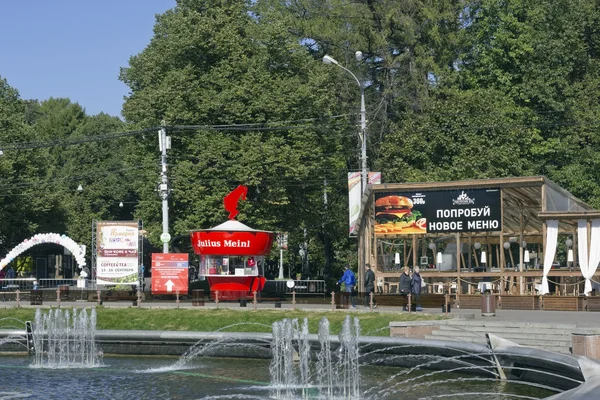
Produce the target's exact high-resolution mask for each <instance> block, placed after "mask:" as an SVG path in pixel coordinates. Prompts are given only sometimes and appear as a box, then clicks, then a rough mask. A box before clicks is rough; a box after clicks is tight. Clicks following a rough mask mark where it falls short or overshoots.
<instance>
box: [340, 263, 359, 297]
mask: <svg viewBox="0 0 600 400" xmlns="http://www.w3.org/2000/svg"><path fill="white" fill-rule="evenodd" d="M342 282H343V283H344V286H345V289H344V290H345V292H346V296H347V297H348V296H349V297H350V303H351V304H352V308H356V299H355V298H354V295H353V292H354V286H355V285H356V276H354V272H352V270H351V269H350V266H349V265H348V264H346V266H345V267H344V275H342V277H341V278H340V280H339V281H337V284H338V285H339V284H340V283H342ZM345 302H346V304H347V302H348V300H347V299H346V301H345Z"/></svg>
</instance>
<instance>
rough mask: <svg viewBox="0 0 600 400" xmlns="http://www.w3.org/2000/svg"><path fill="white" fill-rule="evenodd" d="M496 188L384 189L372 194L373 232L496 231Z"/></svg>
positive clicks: (499, 218)
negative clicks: (384, 190) (397, 190)
mask: <svg viewBox="0 0 600 400" xmlns="http://www.w3.org/2000/svg"><path fill="white" fill-rule="evenodd" d="M500 203H501V202H500V189H498V188H493V189H468V190H467V189H465V190H462V189H459V190H438V191H419V192H392V191H390V192H385V193H376V195H375V233H376V234H385V235H390V234H393V235H406V234H415V233H416V234H424V233H452V232H496V231H500V230H501V229H502V216H501V210H500Z"/></svg>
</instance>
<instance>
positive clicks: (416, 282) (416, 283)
mask: <svg viewBox="0 0 600 400" xmlns="http://www.w3.org/2000/svg"><path fill="white" fill-rule="evenodd" d="M422 287H423V279H422V278H421V274H420V273H419V267H415V269H414V271H413V274H412V277H411V278H410V288H411V293H412V298H413V303H415V304H416V306H417V308H416V310H417V311H423V308H421V289H422Z"/></svg>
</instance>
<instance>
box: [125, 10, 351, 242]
mask: <svg viewBox="0 0 600 400" xmlns="http://www.w3.org/2000/svg"><path fill="white" fill-rule="evenodd" d="M287 22H288V21H287V20H286V19H285V18H280V14H278V13H276V12H273V11H272V10H260V9H258V8H257V9H254V8H253V6H252V4H251V3H250V2H248V3H245V2H239V1H225V2H222V1H209V0H185V1H179V2H178V5H177V7H176V8H175V9H173V10H171V11H167V12H166V13H165V14H163V15H160V16H158V17H157V24H156V26H155V35H154V37H153V38H152V40H151V42H150V44H149V45H148V47H147V48H146V49H145V50H144V51H143V52H142V53H140V54H138V55H136V56H134V57H132V58H131V60H130V63H129V67H128V68H124V69H123V70H122V73H121V79H122V80H123V81H124V82H125V83H126V84H127V85H129V87H130V88H131V95H130V96H129V97H128V98H127V100H126V102H125V105H124V108H123V110H124V116H125V118H126V119H127V121H128V122H130V123H132V124H135V126H139V127H150V126H158V125H160V124H161V121H162V120H164V121H165V123H166V125H168V126H172V128H169V135H170V136H171V137H172V143H173V146H172V149H171V150H170V151H169V163H170V167H169V168H170V172H169V174H170V178H171V180H172V187H173V192H172V198H171V200H170V204H171V207H170V218H171V220H172V221H173V231H174V232H173V233H174V234H175V235H180V234H185V233H186V232H188V231H189V230H191V229H199V228H208V227H210V226H214V225H216V224H218V223H221V222H223V220H224V219H225V218H226V212H225V211H224V210H223V208H222V199H223V197H224V195H225V194H227V193H228V192H229V191H231V190H232V189H233V188H235V187H236V186H237V185H238V184H245V185H247V186H248V187H249V196H248V197H249V199H248V201H246V202H243V203H242V204H241V210H242V213H241V215H240V216H239V219H240V220H241V221H242V222H245V223H247V224H249V225H251V226H254V227H257V228H262V229H271V230H278V231H279V230H281V231H288V232H290V233H292V234H293V233H294V232H302V231H303V229H304V227H307V228H310V229H311V237H312V238H314V237H315V235H316V233H317V232H318V231H320V230H322V229H323V227H322V223H321V222H322V220H323V218H322V217H323V212H324V207H323V182H324V179H325V178H329V181H330V182H331V185H334V184H335V186H334V188H335V189H334V190H342V188H344V187H345V181H344V183H343V184H342V183H341V182H340V181H339V177H340V171H339V170H335V168H339V166H340V165H342V166H343V165H344V164H345V162H344V161H343V158H341V160H342V162H340V161H339V160H340V154H339V153H338V150H339V149H340V147H341V146H342V145H343V143H344V141H345V136H344V135H341V134H340V133H341V132H342V130H340V128H339V127H336V125H335V124H332V123H331V122H330V120H328V119H327V118H325V119H324V120H323V117H327V116H328V115H335V114H337V105H336V103H335V102H334V101H333V98H334V96H336V91H335V90H334V88H333V84H332V83H331V81H330V79H328V77H329V75H328V73H330V70H328V69H327V68H326V67H325V66H323V65H321V63H320V61H318V60H315V59H314V58H313V57H312V56H311V54H310V53H309V52H308V51H307V50H306V49H305V48H304V47H303V46H302V45H301V44H299V43H298V40H297V38H296V37H295V36H293V35H291V34H290V33H289V31H288V24H287ZM315 118H318V119H320V120H319V121H317V120H315ZM183 124H185V125H195V126H197V128H196V129H194V130H190V129H187V128H186V129H183V128H178V127H177V126H178V125H183ZM347 124H348V122H347V121H344V122H343V125H347ZM205 125H210V126H214V125H220V127H218V128H217V129H206V128H203V126H205ZM141 147H142V146H141ZM143 147H144V150H145V151H140V152H139V157H140V158H144V159H147V158H148V157H152V156H151V155H152V154H156V155H157V150H158V149H157V145H156V142H155V141H153V142H152V143H150V144H149V146H143ZM332 167H333V168H334V169H331V168H332ZM158 172H159V169H158V167H157V168H156V169H155V171H154V172H151V171H148V176H147V178H148V180H149V182H152V184H151V185H146V186H145V187H144V188H142V187H139V188H138V189H139V193H140V197H141V200H140V208H139V210H138V212H139V214H138V215H140V216H141V217H142V218H143V219H144V221H145V223H146V226H147V227H148V230H149V232H150V238H151V240H153V241H154V243H158V236H159V234H160V232H161V229H160V225H161V219H160V202H158V201H157V199H156V193H155V192H154V191H153V189H154V187H155V185H156V183H157V182H158ZM328 228H329V227H328ZM292 236H293V237H296V236H297V235H292ZM296 244H297V243H296ZM296 248H297V247H296Z"/></svg>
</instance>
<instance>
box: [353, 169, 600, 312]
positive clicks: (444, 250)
mask: <svg viewBox="0 0 600 400" xmlns="http://www.w3.org/2000/svg"><path fill="white" fill-rule="evenodd" d="M406 199H410V201H408V200H406ZM395 208H397V209H396V210H394V209H395ZM401 208H402V209H401ZM399 216H402V217H399ZM395 217H398V218H395ZM357 232H358V241H359V243H358V244H359V246H358V248H359V252H358V259H359V266H360V267H359V280H361V282H362V278H363V277H364V268H363V266H364V264H366V263H369V264H371V266H373V269H374V271H375V274H376V279H377V280H380V278H383V282H384V285H383V286H384V291H385V292H387V293H395V292H396V291H397V285H398V277H399V274H400V273H401V270H402V267H405V266H408V267H410V268H411V269H413V268H414V267H415V266H419V267H420V270H421V277H422V278H423V280H424V281H425V282H426V284H427V285H426V288H427V289H426V291H427V292H428V293H450V294H453V295H456V298H457V301H458V300H459V299H460V296H461V295H463V296H465V297H466V296H467V295H473V294H476V293H481V292H485V291H488V290H489V291H491V292H493V293H497V294H498V295H517V296H539V295H559V296H574V297H578V296H583V295H586V296H589V295H593V294H596V292H597V290H596V289H597V287H598V281H600V279H599V274H600V272H599V271H598V270H597V266H598V263H599V262H600V211H598V210H595V209H593V208H592V207H591V206H589V205H588V204H586V203H584V202H583V201H581V200H579V199H577V198H576V197H575V196H573V195H572V194H571V193H569V192H568V191H567V190H565V189H563V188H562V187H560V186H559V185H557V184H556V183H554V182H552V181H551V180H549V179H548V178H546V177H544V176H531V177H515V178H497V179H481V180H464V181H451V182H422V183H399V184H375V185H370V186H368V187H367V190H366V191H365V193H364V195H363V198H362V204H361V213H360V215H359V219H358V226H357Z"/></svg>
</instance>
